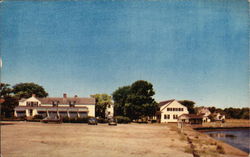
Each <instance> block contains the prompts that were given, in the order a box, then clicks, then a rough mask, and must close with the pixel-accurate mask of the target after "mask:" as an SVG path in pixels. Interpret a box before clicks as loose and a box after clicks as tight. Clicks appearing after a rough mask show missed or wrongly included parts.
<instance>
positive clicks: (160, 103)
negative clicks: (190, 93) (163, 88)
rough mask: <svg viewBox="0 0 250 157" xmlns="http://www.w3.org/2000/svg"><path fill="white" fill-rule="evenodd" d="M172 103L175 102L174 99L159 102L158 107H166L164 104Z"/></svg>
mask: <svg viewBox="0 0 250 157" xmlns="http://www.w3.org/2000/svg"><path fill="white" fill-rule="evenodd" d="M173 101H175V99H171V100H166V101H161V102H159V107H162V106H164V105H166V104H170V103H172V102H173Z"/></svg>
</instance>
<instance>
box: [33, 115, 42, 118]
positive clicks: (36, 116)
mask: <svg viewBox="0 0 250 157" xmlns="http://www.w3.org/2000/svg"><path fill="white" fill-rule="evenodd" d="M33 119H43V116H42V115H40V114H37V115H35V116H34V117H33Z"/></svg>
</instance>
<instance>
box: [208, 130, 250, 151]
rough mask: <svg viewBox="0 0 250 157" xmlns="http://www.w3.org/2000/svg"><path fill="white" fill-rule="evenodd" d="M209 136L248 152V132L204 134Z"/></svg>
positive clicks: (235, 131)
mask: <svg viewBox="0 0 250 157" xmlns="http://www.w3.org/2000/svg"><path fill="white" fill-rule="evenodd" d="M206 134H208V135H209V136H211V137H213V138H215V139H218V140H221V141H224V142H226V143H228V144H230V145H232V146H234V147H237V148H239V149H241V150H243V151H245V152H248V153H249V152H250V135H249V134H250V130H248V129H245V130H226V131H212V132H206Z"/></svg>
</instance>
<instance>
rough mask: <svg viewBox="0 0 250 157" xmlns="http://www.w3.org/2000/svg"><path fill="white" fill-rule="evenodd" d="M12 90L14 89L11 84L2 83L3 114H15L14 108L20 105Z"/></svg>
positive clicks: (0, 85) (0, 96) (0, 97)
mask: <svg viewBox="0 0 250 157" xmlns="http://www.w3.org/2000/svg"><path fill="white" fill-rule="evenodd" d="M12 92H13V89H12V88H11V87H10V85H9V84H5V83H1V84H0V99H1V116H4V117H12V116H13V113H14V108H15V107H16V106H17V105H18V99H17V98H16V97H15V95H13V93H12Z"/></svg>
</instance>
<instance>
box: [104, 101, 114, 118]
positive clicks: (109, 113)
mask: <svg viewBox="0 0 250 157" xmlns="http://www.w3.org/2000/svg"><path fill="white" fill-rule="evenodd" d="M113 116H114V104H113V103H112V104H109V105H107V108H106V110H105V117H106V118H112V117H113Z"/></svg>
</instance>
